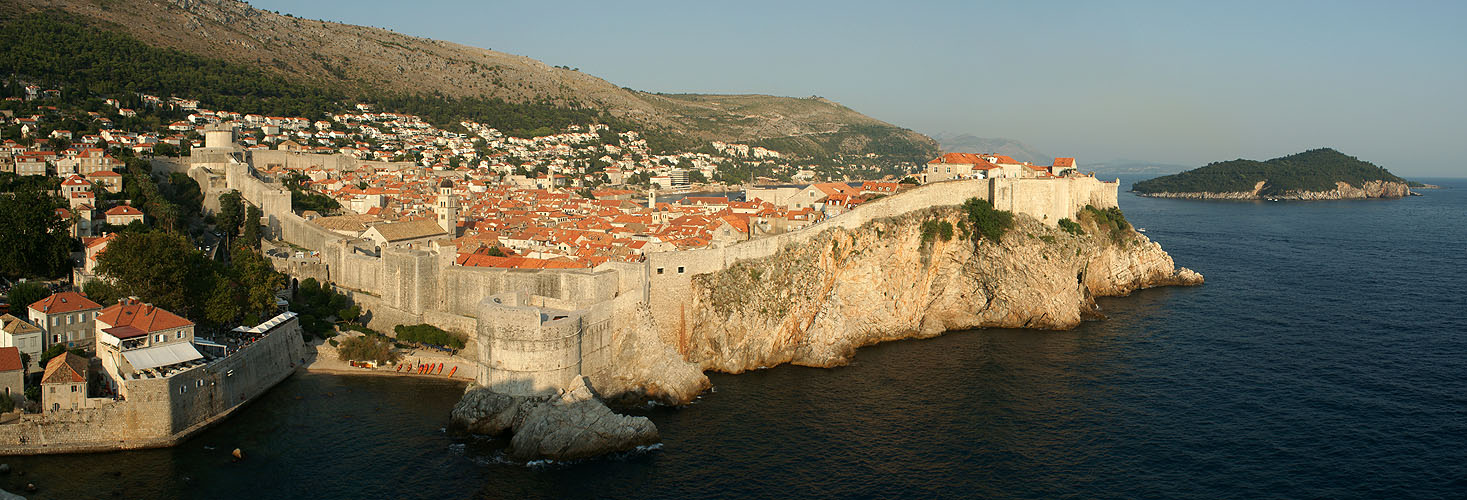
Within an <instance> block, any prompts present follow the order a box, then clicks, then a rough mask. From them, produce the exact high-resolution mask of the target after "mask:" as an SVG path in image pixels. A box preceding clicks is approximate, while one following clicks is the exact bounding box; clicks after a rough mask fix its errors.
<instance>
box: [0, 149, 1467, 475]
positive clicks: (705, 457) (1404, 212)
mask: <svg viewBox="0 0 1467 500" xmlns="http://www.w3.org/2000/svg"><path fill="white" fill-rule="evenodd" d="M1134 180H1136V179H1127V178H1123V179H1122V181H1123V184H1124V185H1123V187H1122V190H1123V191H1124V190H1125V189H1127V188H1126V186H1125V185H1129V183H1130V182H1131V181H1134ZM1424 180H1426V181H1428V182H1431V183H1434V184H1438V185H1440V186H1442V188H1441V189H1434V190H1422V191H1421V193H1422V194H1423V195H1424V196H1419V197H1411V198H1406V199H1401V200H1384V201H1382V200H1370V201H1330V202H1273V203H1270V202H1203V201H1187V200H1160V199H1148V198H1140V197H1136V196H1133V195H1131V194H1129V193H1124V192H1123V193H1122V195H1121V206H1122V208H1123V210H1124V211H1125V213H1126V216H1127V217H1128V219H1129V220H1130V221H1131V222H1132V223H1133V224H1134V225H1135V226H1138V227H1142V228H1145V229H1146V234H1147V235H1148V236H1150V237H1151V238H1152V239H1153V240H1155V241H1158V242H1160V243H1161V244H1162V246H1163V247H1164V248H1166V250H1167V251H1168V252H1170V253H1171V255H1172V257H1173V258H1175V259H1176V262H1177V263H1178V264H1179V265H1182V266H1187V267H1190V268H1192V269H1195V270H1197V271H1199V272H1201V273H1202V274H1204V275H1205V276H1206V278H1207V283H1206V284H1205V285H1203V286H1200V287H1195V288H1161V289H1152V290H1144V291H1140V292H1137V293H1135V294H1132V295H1131V296H1128V297H1117V298H1106V299H1102V300H1101V301H1100V305H1101V307H1102V308H1103V312H1104V313H1105V314H1106V315H1107V316H1108V319H1105V320H1099V321H1092V322H1087V323H1085V324H1083V325H1081V326H1080V327H1078V328H1075V329H1073V330H1069V331H1030V330H1007V329H989V330H974V331H957V332H949V333H948V334H947V335H944V336H942V337H939V338H934V339H927V340H910V341H898V342H889V343H884V344H880V345H876V346H872V347H867V348H863V349H861V350H860V351H858V352H857V354H856V356H855V359H854V361H853V362H852V363H851V364H850V365H849V366H844V367H839V368H830V369H817V368H804V367H796V366H779V367H775V368H771V369H766V370H759V371H755V372H752V373H745V374H740V375H726V374H712V375H710V378H711V379H712V381H713V386H714V388H713V390H712V391H710V392H708V393H705V394H704V395H702V397H700V398H699V399H698V400H697V401H696V402H694V403H692V404H689V405H686V406H682V407H647V408H636V409H633V410H631V413H635V414H639V415H645V416H648V417H650V418H651V419H652V421H653V422H655V423H656V424H657V427H658V429H659V430H660V431H661V436H662V442H661V443H660V444H658V445H655V446H652V447H649V448H645V449H640V450H636V451H632V452H628V453H622V454H617V455H614V456H609V457H605V458H600V459H594V460H587V461H581V462H570V463H557V462H536V463H530V464H523V463H514V462H511V461H508V460H506V459H505V458H504V453H503V448H504V446H505V443H504V442H503V440H496V439H475V438H462V437H455V436H451V435H449V434H448V433H447V432H445V431H444V427H445V426H446V425H447V423H448V412H449V409H450V408H451V407H452V405H453V404H454V402H455V401H457V399H458V397H459V395H460V394H461V393H462V391H463V385H462V384H461V383H452V382H447V381H441V380H425V379H411V378H395V377H370V376H335V375H322V374H300V375H296V376H294V377H292V378H291V379H288V380H287V381H285V382H283V383H282V384H280V385H279V386H277V387H276V388H275V389H273V390H271V391H270V392H269V393H268V394H266V395H265V396H263V397H262V398H261V399H260V400H259V401H257V402H255V403H252V404H251V405H249V406H247V407H246V408H244V409H242V410H241V411H240V412H239V413H237V414H236V415H234V416H232V417H231V418H229V419H228V420H227V421H226V422H224V423H222V424H220V425H218V426H216V427H214V428H211V429H208V430H206V431H204V432H203V433H201V434H199V435H198V436H196V437H194V438H192V439H190V440H188V441H187V442H185V443H183V444H181V445H180V446H178V447H176V448H172V449H163V450H146V451H130V452H118V453H105V454H94V455H68V456H38V457H0V463H6V464H8V465H10V467H11V472H10V473H8V474H4V475H0V487H4V488H5V489H7V490H9V491H13V492H21V493H23V494H25V495H27V496H28V497H29V498H149V499H171V498H190V499H191V498H200V499H204V498H207V499H260V498H303V499H357V498H392V499H414V498H421V499H457V498H591V497H594V498H679V499H681V498H801V497H815V498H896V497H910V498H1124V499H1131V498H1164V499H1184V498H1201V499H1216V498H1241V499H1266V498H1392V499H1395V498H1467V180H1464V179H1424ZM236 448H238V449H240V450H241V452H242V454H243V457H244V458H243V459H242V460H235V459H234V458H233V457H232V456H231V455H230V452H231V451H232V450H234V449H236ZM26 483H34V484H35V485H36V486H37V488H38V489H37V491H35V492H32V493H26V492H24V491H23V489H24V485H25V484H26Z"/></svg>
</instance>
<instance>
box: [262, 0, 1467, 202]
mask: <svg viewBox="0 0 1467 500" xmlns="http://www.w3.org/2000/svg"><path fill="white" fill-rule="evenodd" d="M250 3H251V4H252V5H254V6H256V7H258V8H262V9H266V10H276V11H279V12H281V13H282V14H284V13H291V14H294V15H296V16H298V17H306V18H313V19H325V20H328V21H339V22H345V23H351V24H361V25H367V26H377V27H382V28H388V29H391V30H394V31H398V32H402V33H406V34H409V35H416V36H424V37H431V38H438V39H443V40H448V41H453V42H458V43H463V44H466V45H473V46H477V47H484V48H490V49H494V50H499V51H504V52H509V53H512V54H519V55H524V56H528V57H532V58H535V59H539V60H541V61H544V62H545V63H547V64H551V65H564V66H571V67H576V68H580V69H581V71H584V72H587V73H590V74H592V75H595V76H599V77H601V78H604V79H606V80H608V81H610V82H612V83H615V84H617V85H620V86H624V87H631V88H635V89H639V90H647V91H654V92H705V93H761V94H774V95H785V96H796V97H803V96H810V95H819V96H822V97H826V98H830V99H833V100H835V101H838V102H840V103H842V104H845V105H846V106H849V107H851V108H853V109H855V110H857V111H860V112H863V113H865V114H868V115H871V116H873V117H876V118H878V119H882V120H885V121H888V122H891V123H893V124H896V125H899V126H903V127H908V128H911V129H914V130H917V131H919V132H924V133H928V134H934V133H939V132H953V133H971V134H974V135H978V136H982V137H1007V138H1012V139H1018V140H1021V141H1024V142H1026V143H1029V144H1030V145H1032V146H1035V147H1036V148H1038V149H1039V150H1041V151H1045V152H1049V153H1050V154H1055V155H1061V156H1070V155H1073V156H1076V157H1078V158H1079V160H1080V162H1081V163H1084V162H1085V161H1087V160H1088V161H1091V162H1100V161H1110V160H1116V159H1135V160H1145V161H1153V162H1163V163H1179V164H1185V165H1200V164H1202V163H1206V162H1209V161H1215V160H1225V159H1233V158H1238V157H1243V158H1252V159H1260V160H1262V159H1268V158H1273V157H1276V156H1281V155H1285V154H1289V153H1294V152H1298V151H1302V150H1305V149H1310V148H1314V147H1325V146H1328V147H1334V148H1336V149H1339V150H1341V151H1343V152H1345V153H1347V154H1351V155H1355V156H1358V157H1360V158H1361V159H1364V160H1369V161H1373V162H1376V163H1377V164H1380V165H1382V166H1385V167H1386V168H1390V169H1391V170H1392V171H1394V172H1396V173H1400V174H1403V175H1417V176H1429V175H1449V176H1464V175H1467V161H1464V160H1463V158H1464V156H1467V125H1464V120H1467V95H1464V92H1467V30H1464V29H1462V28H1461V23H1462V21H1463V20H1464V19H1467V2H1401V1H1393V2H1344V1H1327V2H1283V1H1273V2H1258V3H1243V2H1235V1H1225V2H1216V1H1215V2H1180V1H1165V2H1155V3H1151V2H1127V3H1121V2H1073V3H1071V2H1028V1H1025V2H1001V3H1000V2H960V1H951V2H938V1H933V2H889V1H888V2H859V1H844V2H821V3H815V2H798V1H789V0H786V1H779V2H763V1H745V2H698V1H679V2H635V1H632V2H608V1H593V2H578V1H567V0H563V1H533V2H475V1H433V0H419V1H411V2H403V1H400V0H315V1H312V2H306V3H298V2H294V1H283V0H268V1H267V0H255V1H252V2H250ZM908 3H910V5H907V4H908Z"/></svg>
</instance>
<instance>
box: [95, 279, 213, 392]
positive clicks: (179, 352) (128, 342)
mask: <svg viewBox="0 0 1467 500" xmlns="http://www.w3.org/2000/svg"><path fill="white" fill-rule="evenodd" d="M193 342H194V324H193V322H192V321H189V320H187V319H184V318H182V317H180V316H178V315H177V314H173V313H171V312H169V311H167V310H164V309H161V308H159V307H157V306H154V305H152V304H146V303H142V302H138V301H137V300H136V299H123V300H120V301H118V302H117V303H116V304H113V305H110V306H107V308H106V309H103V310H102V312H101V313H99V314H98V315H97V345H96V348H97V357H99V358H101V359H102V370H103V376H104V377H105V378H106V379H107V385H108V387H109V388H110V389H112V390H113V391H116V392H118V393H119V394H122V395H123V396H126V395H127V394H126V386H125V385H124V384H122V381H123V380H127V379H129V378H137V377H138V376H139V375H141V374H144V372H148V373H152V374H162V373H165V372H167V371H168V370H169V369H171V368H172V367H174V366H175V365H181V364H187V363H192V362H194V361H196V360H199V359H202V358H203V357H204V356H203V355H202V354H200V353H199V350H198V349H197V348H195V347H194V344H193Z"/></svg>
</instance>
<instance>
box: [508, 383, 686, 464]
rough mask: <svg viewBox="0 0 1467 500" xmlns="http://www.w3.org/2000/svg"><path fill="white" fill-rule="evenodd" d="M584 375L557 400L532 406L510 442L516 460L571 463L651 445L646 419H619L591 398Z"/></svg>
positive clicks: (653, 431)
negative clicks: (544, 460)
mask: <svg viewBox="0 0 1467 500" xmlns="http://www.w3.org/2000/svg"><path fill="white" fill-rule="evenodd" d="M587 384H588V383H587V381H586V379H585V378H584V377H582V378H580V379H578V381H577V382H576V383H574V385H572V386H571V387H570V388H569V390H567V391H565V392H564V393H563V394H562V395H561V397H559V398H556V399H552V400H550V401H548V402H545V403H542V404H539V405H535V406H533V407H531V408H530V409H529V411H528V413H527V414H526V415H525V416H524V419H523V421H522V422H521V424H520V425H519V426H518V427H516V428H515V430H514V438H512V439H511V440H510V454H511V455H512V456H514V457H515V458H517V459H521V460H533V459H536V458H549V459H552V460H575V459H581V458H589V457H594V456H598V455H603V454H606V453H611V452H617V451H626V450H630V449H632V448H635V447H637V446H643V445H649V444H653V443H656V442H657V441H658V439H659V437H658V435H657V426H655V425H652V421H651V420H648V419H647V417H632V416H627V415H618V414H616V413H614V412H612V411H611V408H607V407H606V404H604V403H602V402H601V400H599V399H596V396H595V395H594V394H592V392H591V388H590V386H588V385H587Z"/></svg>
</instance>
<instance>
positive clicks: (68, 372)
mask: <svg viewBox="0 0 1467 500" xmlns="http://www.w3.org/2000/svg"><path fill="white" fill-rule="evenodd" d="M88 364H89V363H88V361H87V359H86V358H83V357H81V356H77V355H75V354H72V353H70V352H65V353H62V354H61V355H60V356H56V357H54V358H51V360H50V361H48V362H46V373H45V374H44V375H41V405H42V406H44V407H45V408H46V411H48V412H56V411H61V410H76V409H80V408H86V407H87V369H88Z"/></svg>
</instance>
